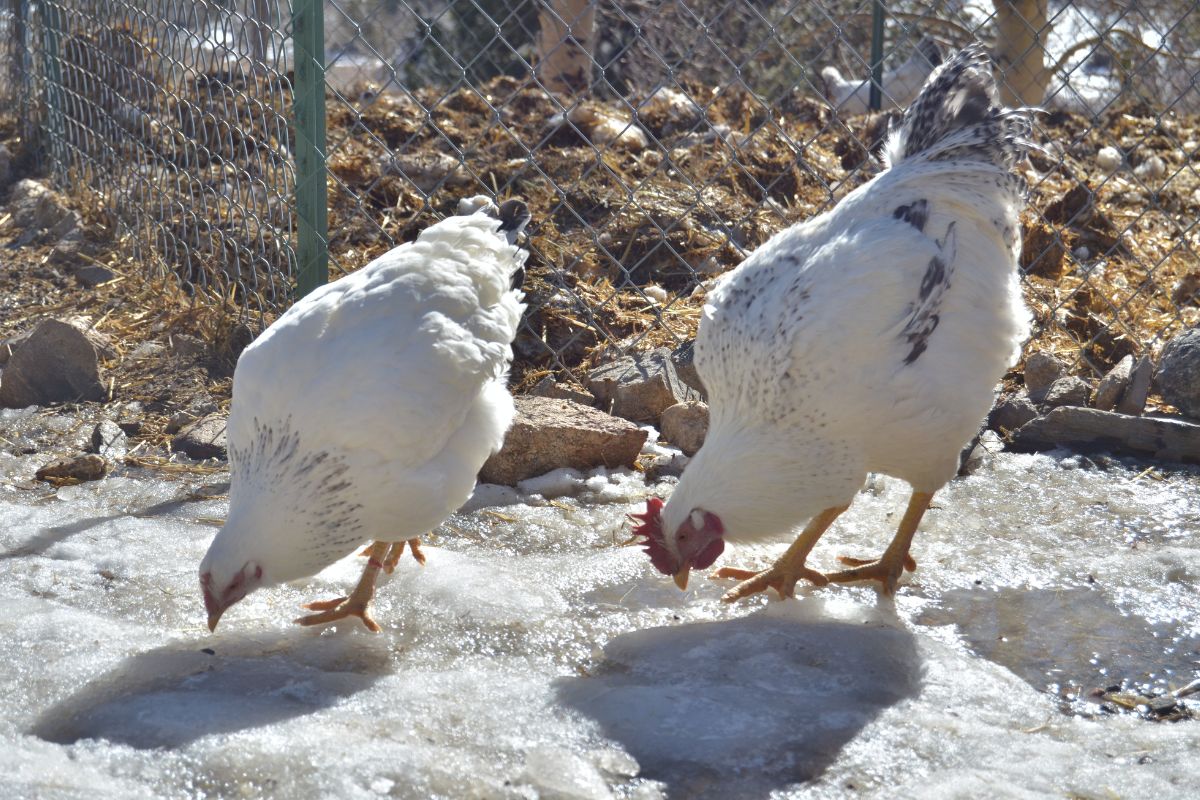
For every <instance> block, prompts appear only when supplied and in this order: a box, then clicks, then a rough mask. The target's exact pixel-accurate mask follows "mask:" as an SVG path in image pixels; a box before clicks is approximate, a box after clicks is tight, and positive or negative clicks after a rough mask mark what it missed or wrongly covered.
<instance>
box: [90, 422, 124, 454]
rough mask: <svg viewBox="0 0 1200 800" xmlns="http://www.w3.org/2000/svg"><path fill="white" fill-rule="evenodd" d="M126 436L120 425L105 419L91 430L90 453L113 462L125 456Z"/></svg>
mask: <svg viewBox="0 0 1200 800" xmlns="http://www.w3.org/2000/svg"><path fill="white" fill-rule="evenodd" d="M127 438H128V437H127V436H126V435H125V431H124V430H123V429H122V428H121V426H120V425H118V424H117V423H115V422H113V421H112V420H109V419H106V420H103V421H102V422H99V423H97V425H96V427H95V428H92V452H93V453H96V454H98V455H101V456H104V457H105V458H106V459H109V460H110V461H115V460H117V459H119V458H123V457H124V456H125V452H126V450H127V449H128V447H127V444H128V441H127Z"/></svg>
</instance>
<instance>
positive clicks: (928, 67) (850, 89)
mask: <svg viewBox="0 0 1200 800" xmlns="http://www.w3.org/2000/svg"><path fill="white" fill-rule="evenodd" d="M941 63H942V51H941V50H940V49H939V48H938V46H937V42H935V41H934V40H933V39H930V38H928V37H923V38H922V39H921V41H919V42H917V48H916V50H914V51H913V52H912V55H910V56H909V57H908V59H907V60H906V61H905V62H904V63H903V64H901V65H900V66H898V67H896V68H894V69H890V70H888V71H887V72H885V73H883V85H882V87H881V89H882V91H881V93H880V98H881V100H882V101H883V102H882V105H883V108H884V109H888V108H900V107H902V106H904V105H906V104H908V103H910V102H912V99H913V98H914V97H916V96H917V92H919V91H920V90H921V87H922V86H923V85H924V83H925V79H926V78H928V77H929V74H930V72H932V71H933V68H934V67H936V66H937V65H938V64H941ZM821 79H822V80H823V81H824V82H825V99H826V100H828V101H829V104H830V105H831V106H833V107H834V108H835V109H836V110H837V111H838V112H840V113H842V114H865V113H867V112H868V111H870V108H871V107H870V98H871V79H870V78H867V79H865V80H855V79H851V80H847V79H846V78H844V77H842V73H841V71H840V70H838V68H837V67H834V66H827V67H824V68H823V69H822V70H821Z"/></svg>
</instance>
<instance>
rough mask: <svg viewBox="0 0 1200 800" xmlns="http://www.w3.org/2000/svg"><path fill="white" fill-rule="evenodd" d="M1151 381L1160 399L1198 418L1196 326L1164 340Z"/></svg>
mask: <svg viewBox="0 0 1200 800" xmlns="http://www.w3.org/2000/svg"><path fill="white" fill-rule="evenodd" d="M1155 380H1156V381H1157V383H1158V390H1159V392H1161V393H1162V396H1163V400H1166V401H1167V402H1168V403H1170V404H1171V405H1173V406H1175V407H1176V408H1178V409H1179V410H1180V411H1182V412H1183V413H1184V414H1187V415H1188V416H1189V417H1197V418H1200V328H1192V329H1191V330H1188V331H1184V332H1183V333H1181V334H1179V335H1178V336H1176V337H1175V338H1174V339H1172V340H1171V341H1169V342H1167V346H1166V347H1164V348H1163V351H1162V357H1161V358H1160V359H1159V361H1158V375H1157V376H1156V378H1155Z"/></svg>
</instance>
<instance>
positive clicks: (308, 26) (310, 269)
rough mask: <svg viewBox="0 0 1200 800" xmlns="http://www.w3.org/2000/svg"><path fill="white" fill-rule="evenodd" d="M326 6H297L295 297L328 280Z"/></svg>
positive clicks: (313, 2) (307, 1) (311, 2)
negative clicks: (324, 16) (324, 17)
mask: <svg viewBox="0 0 1200 800" xmlns="http://www.w3.org/2000/svg"><path fill="white" fill-rule="evenodd" d="M323 8H324V3H323V2H322V0H294V2H293V3H292V42H293V47H292V50H293V52H294V54H295V61H294V63H295V67H296V72H295V75H296V79H295V80H296V83H295V86H293V87H292V91H293V100H292V109H293V113H294V114H295V124H296V217H297V225H296V229H297V230H296V233H297V243H296V244H297V247H296V262H297V268H298V274H297V276H296V295H297V297H303V296H304V295H306V294H308V293H309V292H311V291H312V290H313V289H316V288H317V287H318V286H321V285H322V284H324V283H325V282H326V281H327V280H329V218H328V207H327V202H328V198H327V196H326V194H327V193H326V186H325V23H324V19H323V14H322V11H323Z"/></svg>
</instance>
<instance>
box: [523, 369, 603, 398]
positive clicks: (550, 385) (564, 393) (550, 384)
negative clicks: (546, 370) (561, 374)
mask: <svg viewBox="0 0 1200 800" xmlns="http://www.w3.org/2000/svg"><path fill="white" fill-rule="evenodd" d="M529 393H530V394H532V395H537V396H538V397H551V398H554V399H556V400H573V401H574V402H576V403H580V404H581V405H585V406H590V405H592V404H593V403H595V402H596V398H595V397H594V396H593V395H592V393H591V392H589V391H588V390H586V389H584V388H583V387H582V386H575V385H573V384H568V383H559V382H558V381H557V380H555V379H554V376H553V375H547V376H546V377H544V378H542V379H541V380H540V381H538V382H537V384H536V385H534V387H533V388H532V389H530V390H529Z"/></svg>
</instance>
